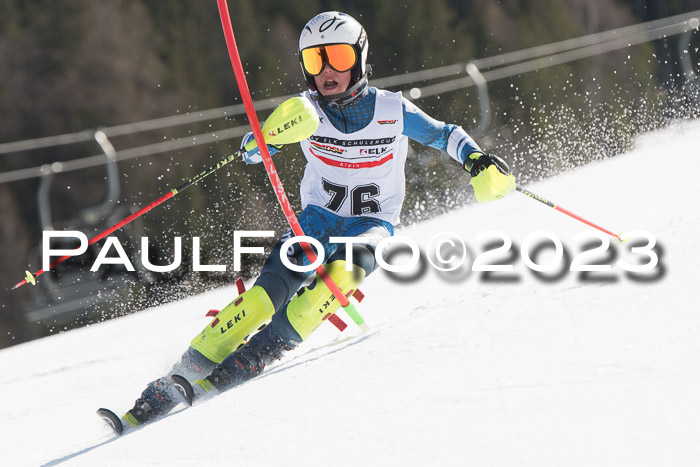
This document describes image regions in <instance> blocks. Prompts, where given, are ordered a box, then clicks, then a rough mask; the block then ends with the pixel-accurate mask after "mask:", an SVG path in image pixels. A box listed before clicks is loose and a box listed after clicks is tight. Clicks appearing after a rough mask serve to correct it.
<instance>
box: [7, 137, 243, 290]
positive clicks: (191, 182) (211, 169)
mask: <svg viewBox="0 0 700 467" xmlns="http://www.w3.org/2000/svg"><path fill="white" fill-rule="evenodd" d="M238 155H240V151H237V152H236V153H234V154H231V155H230V156H227V157H226V158H225V159H223V160H221V161H220V162H219V163H217V164H216V165H212V166H211V167H209V168H208V169H207V170H204V171H203V172H201V173H199V174H197V175H195V176H194V177H192V178H190V179H189V180H187V181H186V182H185V183H183V184H182V185H180V186H179V187H177V188H173V189H172V190H170V191H169V192H167V193H166V194H164V195H163V196H161V197H160V198H158V199H157V200H155V201H153V202H152V203H151V204H149V205H148V206H145V207H143V208H141V209H139V210H138V211H136V212H135V213H133V214H132V215H130V216H129V217H127V218H125V219H123V220H121V221H119V222H117V223H116V224H114V225H113V226H112V227H110V228H108V229H107V230H104V231H102V232H100V233H99V234H97V235H95V236H94V237H92V238H91V239H90V240H88V246H89V245H92V244H93V243H95V242H98V241H100V240H102V239H103V238H105V237H106V236H107V235H109V234H111V233H112V232H114V231H115V230H118V229H121V228H122V227H124V226H125V225H126V224H128V223H129V222H131V221H133V220H134V219H136V218H138V217H141V216H142V215H144V214H146V213H147V212H148V211H150V210H151V209H153V208H155V207H156V206H158V205H159V204H161V203H163V202H165V201H167V200H169V199H170V198H172V197H173V196H175V195H177V194H178V193H180V192H182V191H185V190H186V189H187V188H189V187H191V186H192V185H194V184H195V183H197V182H199V181H200V180H202V179H203V178H205V177H208V176H209V175H211V174H213V173H214V172H216V171H217V170H219V169H220V168H221V167H223V166H225V165H226V164H228V163H229V162H231V161H232V160H234V159H235V158H236V157H237V156H238ZM72 256H73V255H65V256H61V257H60V258H58V259H57V260H55V261H54V262H52V263H51V265H50V266H49V270H51V269H53V268H54V267H55V266H56V265H58V264H60V263H62V262H64V261H65V260H67V259H68V258H70V257H72ZM45 272H48V271H47V270H44V269H39V270H38V271H37V272H35V273H34V274H32V273H30V272H29V271H25V273H26V277H25V278H24V279H23V280H21V281H19V282H18V283H16V284H15V285H14V287H12V289H10V290H15V289H16V288H18V287H21V286H23V285H25V284H27V283H30V284H32V285H35V284H36V278H37V277H39V276H41V275H42V274H44V273H45Z"/></svg>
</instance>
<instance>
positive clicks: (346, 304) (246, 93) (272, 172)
mask: <svg viewBox="0 0 700 467" xmlns="http://www.w3.org/2000/svg"><path fill="white" fill-rule="evenodd" d="M217 6H218V8H219V16H221V26H222V28H223V30H224V36H225V38H226V46H227V48H228V53H229V57H230V59H231V65H232V66H233V73H234V75H235V76H236V82H237V84H238V89H239V91H240V93H241V99H242V100H243V106H244V107H245V111H246V114H247V116H248V121H249V122H250V126H251V127H252V129H253V135H254V136H255V140H256V141H258V147H259V148H260V154H261V155H262V159H263V164H264V165H265V170H266V171H267V175H268V178H269V179H270V183H271V184H272V188H273V190H274V191H275V194H276V195H277V200H278V201H279V203H280V206H281V207H282V211H283V212H284V215H285V217H286V218H287V222H289V225H290V227H291V228H292V231H293V232H294V235H296V236H304V231H303V229H302V228H301V225H300V224H299V220H298V219H297V217H296V215H295V214H294V210H293V209H292V206H291V204H290V202H289V199H288V198H287V194H286V192H285V191H284V186H282V180H281V179H280V178H279V175H278V174H277V170H276V169H275V165H274V164H273V162H272V158H271V157H270V152H269V151H268V150H267V146H266V145H265V144H260V143H262V142H264V141H265V139H264V137H263V134H262V131H260V124H259V123H258V117H257V115H256V113H255V106H254V105H253V98H252V97H251V95H250V90H249V89H248V82H247V81H246V77H245V71H244V70H243V63H242V62H241V56H240V54H239V53H238V45H237V44H236V37H235V36H234V34H233V25H232V24H231V16H230V14H229V11H228V4H227V3H226V0H217ZM300 245H301V247H302V249H303V250H304V253H305V254H306V256H307V257H308V258H309V261H311V263H312V264H313V263H314V262H315V261H316V254H315V253H314V250H313V248H311V246H310V245H309V244H308V243H304V242H301V243H300ZM316 273H317V274H318V276H319V277H320V278H321V279H322V280H323V282H324V283H325V284H326V286H327V287H328V288H329V289H330V291H331V292H332V293H333V295H334V296H335V298H336V299H337V300H338V301H339V302H340V305H341V306H342V307H343V308H344V309H345V311H346V312H347V313H348V315H349V316H350V317H351V318H352V319H353V321H355V323H356V324H357V325H358V326H360V327H361V328H362V329H363V330H366V329H367V324H366V323H365V321H364V319H362V316H360V314H359V313H358V312H357V309H356V308H355V306H354V305H353V304H352V303H351V302H350V301H349V300H348V299H347V297H346V296H345V295H344V294H343V292H342V291H341V290H340V288H339V287H338V285H337V284H336V283H335V282H334V281H333V279H332V278H331V277H330V276H329V275H328V272H326V270H325V268H324V267H323V265H320V266H319V267H317V268H316Z"/></svg>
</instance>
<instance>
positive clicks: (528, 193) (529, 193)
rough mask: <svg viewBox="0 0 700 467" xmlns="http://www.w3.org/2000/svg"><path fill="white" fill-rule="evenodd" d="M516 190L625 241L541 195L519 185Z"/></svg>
mask: <svg viewBox="0 0 700 467" xmlns="http://www.w3.org/2000/svg"><path fill="white" fill-rule="evenodd" d="M515 189H516V190H517V191H519V192H520V193H522V194H524V195H525V196H527V197H529V198H532V199H534V200H537V201H539V202H540V203H542V204H545V205H547V206H549V207H550V208H554V209H556V210H557V211H559V212H561V213H564V214H566V215H567V216H570V217H573V218H574V219H576V220H577V221H580V222H583V223H584V224H586V225H590V226H591V227H593V228H595V229H598V230H600V231H601V232H605V233H606V234H608V235H611V236H613V237H615V238H616V239H618V240H619V241H620V242H622V241H623V240H622V239H621V238H620V236H619V235H618V234H616V233H613V232H611V231H609V230H608V229H605V228H603V227H601V226H599V225H597V224H594V223H593V222H591V221H589V220H586V219H584V218H583V217H581V216H579V215H577V214H574V213H573V212H571V211H569V210H568V209H564V208H563V207H561V206H557V205H556V204H554V203H552V202H551V201H549V200H547V199H545V198H543V197H541V196H539V195H536V194H535V193H533V192H531V191H528V190H526V189H525V188H523V187H521V186H519V185H516V187H515Z"/></svg>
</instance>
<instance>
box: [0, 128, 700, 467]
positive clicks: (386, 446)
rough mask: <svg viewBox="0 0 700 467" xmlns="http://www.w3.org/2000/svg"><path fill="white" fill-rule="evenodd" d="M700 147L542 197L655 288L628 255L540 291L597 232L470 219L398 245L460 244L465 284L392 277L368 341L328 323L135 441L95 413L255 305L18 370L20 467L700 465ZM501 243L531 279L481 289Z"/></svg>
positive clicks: (636, 160) (7, 454)
mask: <svg viewBox="0 0 700 467" xmlns="http://www.w3.org/2000/svg"><path fill="white" fill-rule="evenodd" d="M698 142H700V122H699V121H682V122H678V123H677V124H675V125H674V126H672V127H670V128H668V129H666V130H663V131H659V132H656V133H651V134H647V135H644V136H643V137H642V138H640V139H639V140H638V142H637V145H636V148H635V150H633V151H632V152H630V153H628V154H625V155H621V156H619V157H615V158H612V159H609V160H606V161H604V162H600V163H596V164H591V165H589V166H586V167H584V168H582V169H579V170H576V171H575V172H572V173H568V174H565V175H561V176H559V177H556V178H554V179H550V180H547V181H545V182H543V183H538V184H534V185H531V186H528V187H527V188H528V189H530V190H532V191H533V192H535V193H537V194H539V195H541V196H543V197H545V198H549V199H551V200H552V201H554V202H556V203H558V204H560V205H561V206H563V207H565V208H567V209H569V210H571V211H573V212H575V213H577V214H579V215H582V216H584V217H586V218H589V219H590V220H592V221H594V222H596V223H598V224H599V225H601V226H604V227H607V228H610V229H613V230H614V231H615V232H626V231H638V230H642V231H646V232H649V233H650V234H652V235H653V236H654V237H655V238H656V240H657V242H658V246H657V247H656V248H655V249H654V252H655V253H658V255H659V258H660V261H659V265H658V266H657V267H655V268H654V269H653V270H652V271H651V272H650V273H646V274H641V275H637V276H636V277H630V276H628V275H627V274H626V273H625V272H624V271H622V270H621V269H620V267H618V266H616V265H615V262H616V261H617V260H619V259H623V260H627V261H628V262H630V263H645V262H647V261H648V259H647V258H646V257H645V256H644V255H643V254H631V253H630V252H629V251H628V247H622V246H618V245H617V243H616V242H614V241H613V242H612V244H611V246H610V249H609V250H608V252H607V253H601V254H594V257H593V258H591V259H590V261H588V260H587V262H593V263H601V264H611V265H613V266H612V270H611V271H610V272H603V273H601V272H598V273H593V274H590V275H588V276H587V277H582V276H581V274H580V273H577V272H570V271H568V270H563V273H560V274H559V275H558V276H556V277H555V278H554V279H553V280H546V279H545V278H538V277H536V276H535V275H534V274H533V271H532V270H531V269H530V268H528V267H527V266H525V264H524V262H523V260H522V259H521V257H520V252H521V251H522V250H523V249H524V247H523V240H524V239H525V238H526V237H527V236H528V235H530V234H533V233H534V232H537V231H541V230H546V231H549V232H551V233H553V234H554V235H555V236H556V237H558V238H559V239H561V241H562V243H563V245H564V247H565V249H566V251H567V252H568V254H569V256H570V257H573V256H576V255H577V254H578V253H579V251H580V250H581V249H582V248H583V244H585V243H586V242H589V241H590V239H575V238H574V237H575V235H576V234H578V233H579V232H584V231H586V232H589V233H590V232H593V230H592V229H590V228H588V227H586V226H585V225H583V224H581V223H579V222H577V221H574V220H572V219H571V218H569V217H567V216H565V215H563V214H560V213H558V212H556V211H554V210H553V209H551V208H548V207H546V206H544V205H542V204H540V203H538V202H536V201H534V200H532V199H529V198H527V197H525V196H523V195H521V194H519V193H513V194H511V195H510V196H508V197H507V198H506V199H505V200H502V201H500V202H496V203H491V204H483V205H472V206H468V207H465V208H463V209H461V210H459V211H454V212H452V213H450V214H449V215H445V216H442V217H439V218H435V219H433V220H431V221H429V222H425V223H423V224H420V225H416V226H413V227H410V228H406V229H400V230H399V231H398V232H397V233H398V235H400V236H405V237H410V238H411V239H413V240H415V241H416V242H417V243H418V244H419V245H420V247H421V250H422V251H423V253H424V254H425V252H426V251H427V247H428V243H429V241H430V239H431V238H432V237H433V236H434V235H435V234H437V233H439V232H454V233H456V234H458V235H459V237H460V238H462V239H463V240H464V241H465V242H466V243H467V245H468V246H469V248H470V250H471V252H472V253H470V254H469V255H467V261H466V263H465V266H464V267H463V268H461V269H459V270H457V271H456V272H453V273H442V274H439V273H437V271H436V270H435V269H434V268H432V267H431V266H429V265H428V267H427V268H426V270H425V272H424V274H423V275H422V276H421V277H419V278H418V279H414V280H406V281H404V282H399V281H397V280H395V279H392V278H391V277H390V276H389V275H388V274H387V273H386V272H384V271H378V272H377V273H375V274H374V275H373V276H371V277H370V279H371V280H367V281H366V282H365V283H364V284H363V286H362V289H363V291H364V292H365V293H366V296H367V298H366V299H365V301H364V302H363V303H362V305H361V306H360V311H361V313H362V314H363V315H364V317H365V318H366V319H367V321H368V322H369V324H370V326H371V330H370V331H369V332H368V333H366V334H362V333H361V332H360V331H359V329H358V328H357V327H355V326H353V325H351V326H349V327H348V329H347V330H346V331H345V332H344V333H342V334H340V333H338V331H337V330H336V329H335V328H334V327H333V326H332V325H330V324H327V323H324V325H323V326H322V327H321V328H320V329H319V330H318V331H317V333H316V334H315V335H314V336H312V338H311V339H310V340H309V341H307V342H306V343H304V345H302V346H301V347H300V348H298V349H297V350H295V351H294V352H293V353H291V354H289V356H288V357H287V358H285V359H284V360H283V361H281V362H279V363H277V364H275V365H274V366H271V367H269V368H268V369H267V370H266V372H265V373H264V374H263V375H262V376H261V377H259V378H257V379H255V380H253V381H252V382H249V383H247V384H245V385H243V386H241V387H238V388H236V389H234V390H231V391H229V392H226V393H224V394H221V395H219V396H217V397H216V398H214V399H211V400H209V401H205V402H202V403H201V404H199V405H195V406H194V407H192V408H190V409H188V410H184V411H180V412H179V413H175V414H174V415H172V416H169V417H167V418H166V419H164V420H161V421H159V422H157V423H155V424H152V425H150V426H147V427H145V428H143V429H141V430H138V431H136V432H134V433H131V434H128V435H126V436H123V437H121V438H118V437H116V436H115V435H114V434H113V433H112V432H111V430H110V429H109V428H107V426H106V425H105V424H104V422H102V421H101V420H100V419H99V418H98V417H97V416H96V415H95V410H96V409H97V408H99V407H103V406H104V407H110V408H113V409H115V410H118V411H120V412H123V411H125V410H127V409H128V408H130V407H131V405H132V403H133V400H134V399H136V398H137V397H138V395H139V394H140V392H141V390H142V389H143V387H144V386H145V384H146V383H147V382H148V381H150V380H152V379H154V378H156V377H158V376H160V375H161V374H163V373H164V372H166V371H167V370H168V368H169V367H170V364H171V363H173V362H174V361H175V360H176V359H177V358H178V357H179V355H180V354H181V353H182V352H183V351H184V350H185V348H186V347H187V345H188V343H189V340H190V339H191V338H192V337H193V336H194V335H195V334H196V333H197V332H198V331H200V330H201V329H202V328H203V327H204V326H205V325H206V324H207V323H208V321H209V319H208V318H206V317H205V316H204V314H205V313H206V311H208V310H209V309H211V308H221V307H223V306H224V305H226V304H227V303H228V302H229V301H230V300H231V299H232V298H233V297H234V296H235V295H236V292H235V287H234V288H226V289H220V290H216V291H214V292H211V293H207V294H204V295H200V296H196V297H191V298H188V299H186V300H182V301H179V302H176V303H171V304H168V305H165V306H161V307H157V308H153V309H149V310H146V311H144V312H141V313H138V314H135V315H131V316H127V317H124V318H120V319H116V320H113V321H110V322H106V323H102V324H99V325H95V326H90V327H88V328H82V329H77V330H74V331H70V332H67V333H64V334H60V335H56V336H53V337H49V338H44V339H41V340H38V341H34V342H30V343H26V344H23V345H18V346H15V347H11V348H8V349H5V350H2V351H0V394H2V407H1V408H0V439H1V440H2V454H1V457H0V463H2V465H7V466H18V465H42V464H47V465H56V464H64V465H86V466H94V465H105V464H107V465H138V464H148V465H168V466H170V465H186V464H192V465H241V466H243V465H245V466H249V465H255V466H267V465H290V466H295V465H303V466H316V465H402V466H403V465H478V466H483V465H507V466H528V465H529V466H563V465H566V466H578V465H580V466H608V465H609V466H621V465H626V466H635V467H637V466H696V465H700V373H699V370H700V306H698V296H699V295H698V289H700V274H699V273H700V266H698V261H700V255H699V254H698V253H699V250H700V248H699V246H698V245H700V209H699V208H698V202H700V184H699V183H698V174H700V157H698V156H699V155H700V154H698ZM261 227H264V226H261ZM492 230H499V231H502V232H504V233H505V234H506V235H507V236H508V237H510V238H511V239H512V240H513V247H512V252H514V254H513V256H512V257H509V256H508V255H505V256H504V255H499V256H498V259H497V261H496V262H511V263H512V264H514V265H515V270H514V271H513V272H512V273H509V274H506V275H505V279H506V280H503V279H504V274H503V273H499V274H497V275H496V276H495V277H496V278H499V279H500V280H487V279H485V278H484V277H483V276H482V273H476V272H470V265H471V263H472V262H473V256H474V255H473V252H474V251H477V252H479V251H481V250H482V246H483V245H484V244H485V243H489V242H491V241H495V237H493V234H488V233H487V232H488V231H492ZM483 233H487V234H486V237H487V238H486V239H485V240H476V238H477V236H479V234H483ZM537 235H539V234H537ZM598 243H600V242H599V241H598ZM644 243H645V242H644V241H639V242H637V245H643V244H644ZM594 246H595V244H591V245H588V246H586V248H588V249H590V248H593V247H594ZM530 250H531V251H534V250H535V249H534V248H530ZM446 251H447V250H446ZM553 252H554V250H553V248H545V249H544V250H542V252H541V254H540V255H533V256H535V257H536V259H537V262H539V263H540V264H544V263H546V262H547V261H548V258H549V257H550V256H553ZM612 252H616V256H615V255H612V254H611V253H612ZM445 256H447V255H445ZM407 259H408V255H405V256H404V255H401V256H397V257H395V259H394V262H395V263H396V264H399V263H401V262H403V261H405V260H407ZM548 275H549V276H550V277H551V275H552V273H548ZM341 316H342V317H343V318H344V319H345V320H346V321H348V322H350V321H349V319H347V317H346V316H345V315H343V314H342V313H341Z"/></svg>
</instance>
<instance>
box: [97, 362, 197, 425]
mask: <svg viewBox="0 0 700 467" xmlns="http://www.w3.org/2000/svg"><path fill="white" fill-rule="evenodd" d="M170 382H171V383H172V384H173V386H174V387H175V389H176V390H177V394H178V395H179V396H180V398H181V399H182V400H181V401H180V402H181V403H184V404H185V405H186V406H187V407H190V406H192V402H193V401H194V398H195V393H194V389H193V388H192V384H191V383H190V382H189V381H188V380H187V378H184V377H183V376H180V375H172V376H170ZM168 413H169V412H168ZM168 413H164V414H162V415H160V416H158V417H155V418H152V419H151V420H148V421H147V422H144V423H141V422H139V421H138V420H136V418H134V416H133V415H131V414H130V413H129V412H127V413H125V414H124V415H123V416H121V417H120V416H118V415H117V414H116V413H114V412H113V411H112V410H110V409H106V408H104V407H103V408H100V409H97V415H98V416H99V417H100V418H102V419H103V420H104V421H105V423H107V425H108V426H109V427H110V428H111V429H112V431H114V433H115V434H116V435H117V436H121V435H123V434H124V433H127V432H129V431H133V430H134V429H136V428H141V427H143V426H145V425H148V424H151V423H153V422H155V421H157V420H160V419H162V418H164V417H165V416H166V415H167V414H168Z"/></svg>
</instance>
